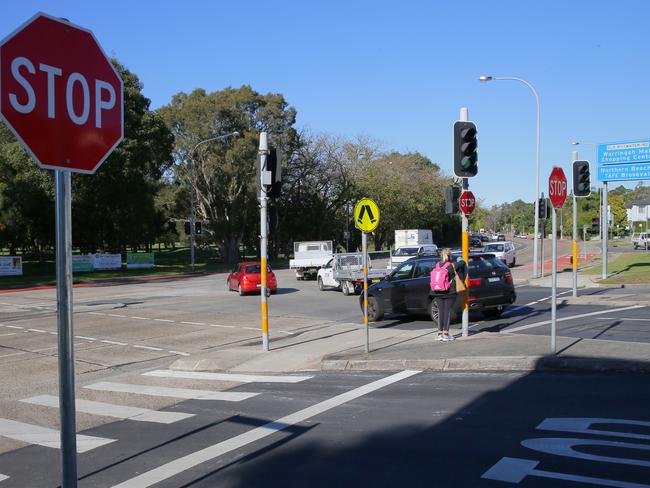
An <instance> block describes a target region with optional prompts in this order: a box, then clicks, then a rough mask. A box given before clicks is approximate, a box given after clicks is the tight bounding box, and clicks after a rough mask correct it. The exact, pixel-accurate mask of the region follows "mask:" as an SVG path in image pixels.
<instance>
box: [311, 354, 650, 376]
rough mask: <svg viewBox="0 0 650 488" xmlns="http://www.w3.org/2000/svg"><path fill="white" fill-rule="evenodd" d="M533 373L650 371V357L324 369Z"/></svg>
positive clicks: (340, 364) (327, 365)
mask: <svg viewBox="0 0 650 488" xmlns="http://www.w3.org/2000/svg"><path fill="white" fill-rule="evenodd" d="M402 369H419V370H422V371H433V372H463V371H472V372H476V371H484V372H500V373H508V372H532V371H575V372H594V373H605V372H616V373H621V372H625V373H650V360H648V361H643V362H642V361H628V360H624V359H621V360H618V359H612V360H609V359H603V358H579V357H557V356H501V357H498V356H492V357H468V358H452V359H413V360H411V359H324V360H323V361H322V362H321V371H398V370H402Z"/></svg>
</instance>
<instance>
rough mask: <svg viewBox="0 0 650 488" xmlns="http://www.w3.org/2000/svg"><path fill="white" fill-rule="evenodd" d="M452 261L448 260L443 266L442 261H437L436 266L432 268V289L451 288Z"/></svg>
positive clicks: (447, 289) (446, 289)
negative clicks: (449, 268)
mask: <svg viewBox="0 0 650 488" xmlns="http://www.w3.org/2000/svg"><path fill="white" fill-rule="evenodd" d="M449 266H451V263H450V262H449V261H447V262H446V263H445V264H444V265H443V266H442V267H441V266H440V261H438V262H437V263H436V267H435V268H433V269H432V270H431V289H432V290H433V291H449V289H450V288H451V279H450V278H449V270H448V269H447V268H448V267H449Z"/></svg>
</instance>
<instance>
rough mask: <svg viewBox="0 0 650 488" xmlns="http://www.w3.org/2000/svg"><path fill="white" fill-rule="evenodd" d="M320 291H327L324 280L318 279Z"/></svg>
mask: <svg viewBox="0 0 650 488" xmlns="http://www.w3.org/2000/svg"><path fill="white" fill-rule="evenodd" d="M318 289H319V290H320V291H325V284H324V283H323V278H321V277H320V276H319V277H318Z"/></svg>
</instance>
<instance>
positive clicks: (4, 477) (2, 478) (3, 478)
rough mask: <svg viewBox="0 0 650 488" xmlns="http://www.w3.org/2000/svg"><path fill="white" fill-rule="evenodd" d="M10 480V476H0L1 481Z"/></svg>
mask: <svg viewBox="0 0 650 488" xmlns="http://www.w3.org/2000/svg"><path fill="white" fill-rule="evenodd" d="M8 479H9V476H7V475H6V474H0V481H4V480H8Z"/></svg>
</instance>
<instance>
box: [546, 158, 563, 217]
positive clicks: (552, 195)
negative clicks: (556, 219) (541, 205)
mask: <svg viewBox="0 0 650 488" xmlns="http://www.w3.org/2000/svg"><path fill="white" fill-rule="evenodd" d="M566 195H567V184H566V176H565V175H564V171H563V170H562V168H559V167H558V166H554V167H553V169H552V170H551V176H549V177H548V198H549V200H551V205H553V208H562V205H564V201H565V200H566Z"/></svg>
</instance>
